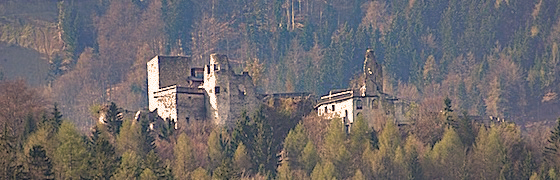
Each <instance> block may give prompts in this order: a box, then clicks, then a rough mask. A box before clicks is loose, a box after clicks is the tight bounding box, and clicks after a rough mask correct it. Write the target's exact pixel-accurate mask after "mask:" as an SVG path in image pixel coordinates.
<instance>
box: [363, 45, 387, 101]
mask: <svg viewBox="0 0 560 180" xmlns="http://www.w3.org/2000/svg"><path fill="white" fill-rule="evenodd" d="M382 92H383V71H382V67H381V65H380V64H378V63H377V61H376V60H375V55H374V52H373V50H372V49H368V50H367V51H366V56H365V60H364V83H363V86H362V88H361V93H362V96H373V95H378V94H380V93H382Z"/></svg>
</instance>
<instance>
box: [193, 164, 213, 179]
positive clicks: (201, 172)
mask: <svg viewBox="0 0 560 180" xmlns="http://www.w3.org/2000/svg"><path fill="white" fill-rule="evenodd" d="M191 179H197V180H198V179H200V180H210V179H211V178H210V175H208V171H206V169H204V168H202V167H198V168H196V169H195V170H194V171H193V172H192V174H191Z"/></svg>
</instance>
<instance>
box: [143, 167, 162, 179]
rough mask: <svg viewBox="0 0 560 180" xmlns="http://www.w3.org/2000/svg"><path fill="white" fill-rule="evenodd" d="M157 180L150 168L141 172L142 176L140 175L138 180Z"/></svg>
mask: <svg viewBox="0 0 560 180" xmlns="http://www.w3.org/2000/svg"><path fill="white" fill-rule="evenodd" d="M157 179H158V177H157V176H156V174H155V173H154V172H153V171H152V170H151V169H150V168H146V169H144V170H143V171H142V174H140V180H157Z"/></svg>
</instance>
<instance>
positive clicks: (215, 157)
mask: <svg viewBox="0 0 560 180" xmlns="http://www.w3.org/2000/svg"><path fill="white" fill-rule="evenodd" d="M217 129H218V128H216V129H214V130H213V131H212V132H211V133H210V136H209V137H208V142H207V145H208V160H209V163H210V164H209V170H211V171H213V170H214V169H216V168H217V167H218V166H219V165H220V163H222V160H223V158H224V145H223V142H222V138H221V134H220V133H219V132H218V130H217Z"/></svg>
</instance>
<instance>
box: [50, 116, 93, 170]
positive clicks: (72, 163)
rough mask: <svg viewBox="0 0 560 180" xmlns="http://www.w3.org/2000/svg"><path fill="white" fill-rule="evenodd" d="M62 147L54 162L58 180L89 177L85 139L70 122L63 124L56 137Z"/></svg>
mask: <svg viewBox="0 0 560 180" xmlns="http://www.w3.org/2000/svg"><path fill="white" fill-rule="evenodd" d="M56 138H57V139H58V141H60V146H58V148H57V149H56V152H55V155H54V157H55V158H54V160H55V165H56V166H55V167H56V168H55V169H56V172H57V174H58V176H57V177H56V178H57V179H79V178H82V177H87V173H86V170H87V169H86V168H87V165H88V152H87V148H86V144H85V142H84V138H83V137H82V136H81V135H80V133H79V132H78V131H77V130H76V129H75V128H74V125H73V124H71V123H69V122H63V123H62V125H61V126H60V130H59V131H58V134H57V135H56Z"/></svg>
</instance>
